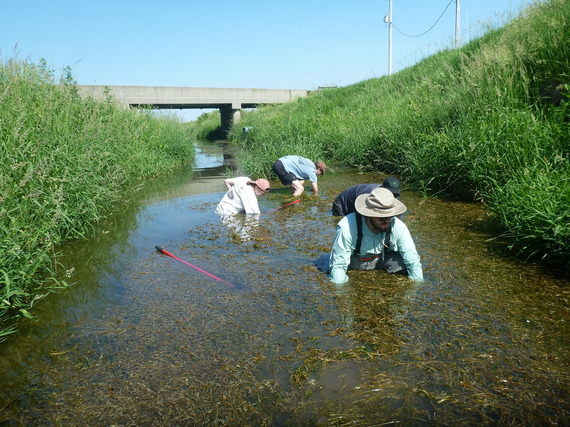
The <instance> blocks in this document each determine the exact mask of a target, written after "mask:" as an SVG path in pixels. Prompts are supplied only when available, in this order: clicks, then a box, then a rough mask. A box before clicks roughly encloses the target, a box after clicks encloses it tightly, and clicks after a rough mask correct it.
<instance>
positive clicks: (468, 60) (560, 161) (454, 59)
mask: <svg viewBox="0 0 570 427" xmlns="http://www.w3.org/2000/svg"><path fill="white" fill-rule="evenodd" d="M569 21H570V3H569V2H567V1H564V0H548V1H544V2H537V3H535V4H533V5H531V6H529V7H527V8H526V9H525V10H524V11H522V12H521V13H520V15H519V16H517V17H515V18H513V19H511V21H509V22H508V23H507V24H505V25H504V26H503V27H502V28H492V29H489V30H488V31H487V32H486V33H485V34H484V35H482V36H481V37H479V38H478V39H476V40H474V41H472V42H470V43H469V44H467V45H465V46H463V47H462V48H460V49H453V50H451V49H450V50H443V51H441V52H439V53H437V54H435V55H433V56H430V57H428V58H426V59H424V60H423V61H421V62H420V63H418V64H416V65H414V66H412V67H410V68H407V69H405V70H402V71H401V72H399V73H396V74H394V75H392V76H385V77H381V78H377V79H371V80H367V81H363V82H360V83H357V84H354V85H351V86H347V87H342V88H336V89H326V90H323V91H317V92H312V93H310V94H309V96H308V97H306V98H303V99H299V100H298V101H296V102H292V103H289V104H285V105H280V106H274V107H265V108H260V109H257V110H255V111H252V112H245V113H244V114H242V120H241V121H240V123H239V126H235V127H234V128H232V130H231V131H230V135H229V137H230V139H231V140H232V142H233V144H234V145H235V146H236V149H237V151H238V152H239V156H240V163H241V165H242V167H243V168H244V170H245V171H246V173H249V174H251V175H255V176H266V177H271V176H272V171H271V165H272V163H273V162H274V161H275V160H276V159H277V158H279V157H281V156H283V155H287V154H298V155H302V156H305V157H308V158H311V159H314V160H319V159H321V160H325V161H327V162H329V163H331V164H332V165H334V164H336V165H342V166H344V167H349V168H354V169H363V170H376V171H381V172H384V173H389V174H399V175H401V176H402V178H403V179H404V180H406V182H407V183H409V184H412V185H415V186H416V187H417V188H418V189H419V190H421V191H423V192H424V193H425V194H426V195H433V194H438V195H454V196H461V197H468V198H470V199H474V200H477V201H484V202H485V203H486V204H487V206H488V207H489V210H490V212H491V213H493V214H494V218H495V219H496V220H497V222H498V223H499V225H500V227H501V230H502V231H500V233H503V235H504V236H507V237H508V238H509V240H510V241H511V248H512V249H513V250H515V251H516V252H517V254H519V255H520V256H523V257H529V258H533V259H534V258H535V257H539V258H541V259H543V260H544V261H547V262H551V263H553V265H554V266H555V267H560V268H563V269H564V270H565V271H566V273H568V272H569V271H570V261H568V260H570V252H569V246H568V245H569V243H568V242H570V211H569V210H568V206H570V187H569V182H568V176H570V173H569V172H570V160H569V145H568V141H569V140H570V132H569V117H570V111H569V106H568V105H569V103H568V87H569V83H570V82H569V80H568V70H569V69H570V67H569V61H570V60H569V58H570V45H569V44H568V42H567V41H568V40H570V25H569ZM243 126H248V127H251V128H252V130H251V131H250V132H249V133H248V135H247V140H244V138H243V136H242V134H241V128H242V127H243Z"/></svg>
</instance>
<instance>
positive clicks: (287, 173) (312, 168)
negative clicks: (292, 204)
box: [273, 156, 327, 196]
mask: <svg viewBox="0 0 570 427" xmlns="http://www.w3.org/2000/svg"><path fill="white" fill-rule="evenodd" d="M326 170H327V165H325V163H324V162H313V161H312V160H309V159H307V158H306V157H301V156H284V157H281V158H279V159H278V160H276V161H275V163H273V171H274V172H275V174H276V175H277V177H278V178H279V180H280V181H281V183H282V184H283V185H287V186H290V187H291V191H292V192H293V195H294V196H300V195H301V194H303V191H305V187H304V185H305V181H304V180H305V179H308V180H309V181H311V185H312V187H313V194H314V195H315V196H316V195H318V194H319V187H318V185H317V175H323V176H324V175H325V171H326Z"/></svg>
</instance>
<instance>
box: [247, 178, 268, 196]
mask: <svg viewBox="0 0 570 427" xmlns="http://www.w3.org/2000/svg"><path fill="white" fill-rule="evenodd" d="M248 184H254V185H256V186H258V187H259V188H260V189H261V191H263V192H264V193H267V192H268V191H269V187H270V185H269V181H268V180H266V179H264V178H259V179H258V180H256V181H249V182H248Z"/></svg>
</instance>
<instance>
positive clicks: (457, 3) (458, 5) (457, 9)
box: [390, 0, 461, 49]
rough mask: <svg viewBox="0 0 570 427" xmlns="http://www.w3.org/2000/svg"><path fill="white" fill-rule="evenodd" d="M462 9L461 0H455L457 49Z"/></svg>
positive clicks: (456, 46)
mask: <svg viewBox="0 0 570 427" xmlns="http://www.w3.org/2000/svg"><path fill="white" fill-rule="evenodd" d="M390 1H392V0H390ZM460 9H461V0H455V49H457V48H458V47H459V33H460V29H459V27H460V25H459V21H460V19H461V13H460Z"/></svg>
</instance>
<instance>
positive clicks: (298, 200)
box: [262, 199, 301, 214]
mask: <svg viewBox="0 0 570 427" xmlns="http://www.w3.org/2000/svg"><path fill="white" fill-rule="evenodd" d="M300 201H301V199H297V200H295V201H293V202H291V203H287V204H286V205H283V206H279V207H278V208H275V209H272V210H270V211H267V212H262V214H268V213H270V212H274V211H276V210H278V209H281V208H284V207H286V206H289V205H292V204H293V203H299V202H300Z"/></svg>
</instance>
